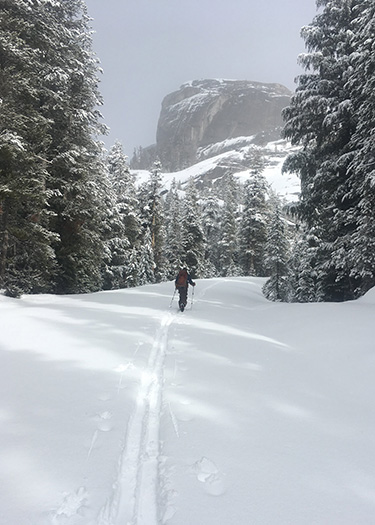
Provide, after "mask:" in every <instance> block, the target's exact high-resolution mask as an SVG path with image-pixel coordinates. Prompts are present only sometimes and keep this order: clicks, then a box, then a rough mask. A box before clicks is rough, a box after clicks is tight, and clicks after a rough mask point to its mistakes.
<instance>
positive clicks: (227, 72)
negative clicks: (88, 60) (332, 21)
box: [86, 0, 316, 156]
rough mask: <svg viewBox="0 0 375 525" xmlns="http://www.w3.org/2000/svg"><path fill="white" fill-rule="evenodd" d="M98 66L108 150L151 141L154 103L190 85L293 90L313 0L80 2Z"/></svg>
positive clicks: (157, 104) (156, 108)
mask: <svg viewBox="0 0 375 525" xmlns="http://www.w3.org/2000/svg"><path fill="white" fill-rule="evenodd" d="M86 4H87V7H88V10H89V15H90V16H91V17H92V18H93V21H92V27H93V29H94V31H95V34H94V37H93V38H94V51H95V53H96V55H97V56H98V58H99V59H100V62H101V66H102V68H103V71H104V72H103V75H102V76H101V84H100V91H101V93H102V95H103V97H104V107H103V108H102V113H103V115H104V122H105V123H106V124H107V126H109V127H110V129H111V131H110V135H109V137H107V138H106V139H105V142H106V144H107V147H110V146H111V145H112V144H113V143H114V142H115V140H120V141H121V142H122V144H123V145H124V149H125V152H126V153H127V154H128V155H129V156H132V153H133V150H134V147H136V146H143V147H145V146H149V145H150V144H153V143H154V142H155V138H156V126H157V121H158V118H159V113H160V107H161V102H162V100H163V98H164V97H165V95H167V94H168V93H171V92H172V91H176V90H177V89H178V88H179V87H180V86H181V84H183V83H184V82H186V81H189V80H195V79H202V78H226V79H240V80H253V81H259V82H277V83H279V84H284V85H285V86H286V87H288V88H289V89H291V90H293V89H294V88H295V83H294V79H295V77H296V76H297V75H298V74H299V73H300V72H301V70H300V69H299V67H298V65H297V57H298V54H299V53H302V52H304V51H305V49H304V42H303V40H302V39H301V37H300V29H301V27H302V26H304V25H307V24H309V23H310V22H311V21H312V19H313V17H314V16H315V14H316V7H315V0H287V1H282V0H231V1H229V0H86Z"/></svg>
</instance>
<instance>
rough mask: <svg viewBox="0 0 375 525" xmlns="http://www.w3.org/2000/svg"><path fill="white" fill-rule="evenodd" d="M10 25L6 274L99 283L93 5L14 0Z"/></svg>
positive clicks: (4, 64)
mask: <svg viewBox="0 0 375 525" xmlns="http://www.w3.org/2000/svg"><path fill="white" fill-rule="evenodd" d="M0 33H1V35H0V98H1V106H0V117H1V119H0V122H1V123H0V176H1V181H0V187H1V190H0V200H1V206H0V207H1V210H2V213H1V215H2V217H1V226H0V228H1V231H0V236H1V241H0V247H1V248H0V249H1V254H0V279H1V281H2V284H3V285H5V286H8V285H9V284H11V285H12V286H13V285H16V286H18V287H19V289H20V290H21V291H31V292H39V291H52V290H54V289H55V283H56V289H57V290H58V291H60V292H62V291H64V292H68V291H69V292H78V291H88V290H93V289H98V288H99V287H100V284H101V275H100V265H101V255H102V243H101V239H100V226H101V225H100V221H101V220H102V218H103V214H104V210H103V208H102V205H101V203H102V198H101V197H102V195H101V193H100V192H101V188H102V182H101V180H100V174H101V167H102V165H101V162H100V155H101V149H100V146H99V145H98V144H97V143H96V142H95V141H94V139H93V135H94V134H95V133H98V132H101V131H102V129H101V127H100V125H99V113H98V112H97V109H96V108H97V106H98V104H100V96H99V93H98V89H97V84H98V81H97V72H98V64H97V61H96V59H95V58H94V57H93V54H92V50H91V31H90V28H89V22H88V17H87V14H86V8H85V5H84V3H83V2H81V1H80V0H65V1H64V2H52V1H45V2H40V1H33V2H32V1H26V0H15V1H13V0H12V1H7V0H4V1H3V2H2V13H1V19H0Z"/></svg>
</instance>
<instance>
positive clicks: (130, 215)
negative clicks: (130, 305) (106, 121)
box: [102, 142, 141, 289]
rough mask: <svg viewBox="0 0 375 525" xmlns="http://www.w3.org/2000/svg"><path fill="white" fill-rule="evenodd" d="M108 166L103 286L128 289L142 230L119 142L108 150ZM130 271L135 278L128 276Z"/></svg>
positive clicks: (125, 161)
mask: <svg viewBox="0 0 375 525" xmlns="http://www.w3.org/2000/svg"><path fill="white" fill-rule="evenodd" d="M107 167H108V186H109V188H108V189H107V191H106V192H105V197H104V198H105V200H106V201H108V202H107V204H106V208H107V210H108V220H107V224H108V226H107V228H106V230H105V235H104V239H105V244H104V246H105V251H104V258H103V270H102V271H103V277H104V282H103V288H104V289H114V288H125V287H127V286H129V282H132V281H133V280H134V259H133V248H135V246H137V247H138V244H139V239H140V237H141V231H140V221H139V218H138V208H139V204H138V201H137V199H136V190H135V184H134V179H133V177H132V176H131V175H130V172H129V169H128V166H127V157H126V156H125V155H124V152H123V147H122V145H121V144H120V143H119V142H117V143H116V144H115V145H114V146H113V147H112V148H111V150H110V151H109V153H108V156H107ZM138 249H139V248H138ZM129 274H132V275H133V277H132V278H129Z"/></svg>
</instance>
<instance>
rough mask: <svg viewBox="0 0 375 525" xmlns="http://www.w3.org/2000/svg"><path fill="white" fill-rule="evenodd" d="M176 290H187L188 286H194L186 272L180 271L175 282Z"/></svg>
mask: <svg viewBox="0 0 375 525" xmlns="http://www.w3.org/2000/svg"><path fill="white" fill-rule="evenodd" d="M175 284H176V288H185V287H186V288H187V287H188V285H189V284H191V285H192V286H195V282H194V281H192V279H191V275H190V274H189V273H188V272H187V270H180V271H179V272H178V274H177V277H176V280H175Z"/></svg>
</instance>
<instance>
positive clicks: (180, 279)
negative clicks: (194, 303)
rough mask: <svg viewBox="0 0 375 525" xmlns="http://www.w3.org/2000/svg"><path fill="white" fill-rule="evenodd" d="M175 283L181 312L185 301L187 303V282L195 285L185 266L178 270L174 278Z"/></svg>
mask: <svg viewBox="0 0 375 525" xmlns="http://www.w3.org/2000/svg"><path fill="white" fill-rule="evenodd" d="M175 284H176V290H178V293H179V295H180V299H179V301H178V306H179V308H180V310H181V312H183V311H184V310H185V307H186V303H187V294H188V288H189V284H191V286H195V282H194V281H192V279H191V276H190V274H189V273H188V271H187V268H182V269H181V270H180V271H179V272H178V274H177V277H176V280H175Z"/></svg>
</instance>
